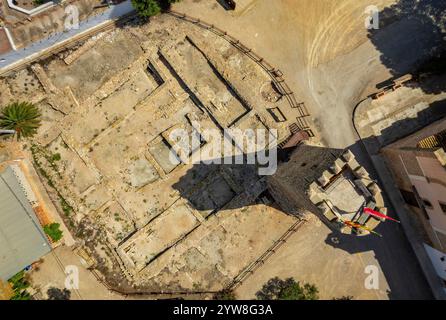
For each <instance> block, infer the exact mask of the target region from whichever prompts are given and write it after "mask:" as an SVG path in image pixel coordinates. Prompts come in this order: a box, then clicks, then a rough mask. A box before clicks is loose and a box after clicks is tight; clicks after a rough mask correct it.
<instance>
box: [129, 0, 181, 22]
mask: <svg viewBox="0 0 446 320" xmlns="http://www.w3.org/2000/svg"><path fill="white" fill-rule="evenodd" d="M179 1H180V0H132V5H133V7H134V8H135V9H136V11H137V12H138V14H139V16H140V17H143V18H149V17H152V16H156V15H157V14H159V13H161V11H165V10H169V9H170V6H171V4H172V3H175V2H179Z"/></svg>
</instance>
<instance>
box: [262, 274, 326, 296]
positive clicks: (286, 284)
mask: <svg viewBox="0 0 446 320" xmlns="http://www.w3.org/2000/svg"><path fill="white" fill-rule="evenodd" d="M256 296H257V299H259V300H318V299H319V297H318V289H317V288H316V286H315V285H313V284H309V283H304V284H303V285H301V284H300V283H299V282H296V281H295V280H294V279H293V278H288V279H285V280H282V279H279V278H278V277H275V278H272V279H270V280H269V281H268V282H267V283H265V284H264V285H263V287H262V289H261V290H260V291H259V292H257V293H256Z"/></svg>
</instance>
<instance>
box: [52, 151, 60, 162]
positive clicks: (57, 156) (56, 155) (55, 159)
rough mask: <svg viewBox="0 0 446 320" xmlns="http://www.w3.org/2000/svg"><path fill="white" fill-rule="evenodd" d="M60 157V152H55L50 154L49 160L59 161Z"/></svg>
mask: <svg viewBox="0 0 446 320" xmlns="http://www.w3.org/2000/svg"><path fill="white" fill-rule="evenodd" d="M60 159H61V157H60V153H55V154H53V155H52V156H51V161H53V162H54V161H60Z"/></svg>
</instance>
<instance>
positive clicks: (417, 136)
mask: <svg viewBox="0 0 446 320" xmlns="http://www.w3.org/2000/svg"><path fill="white" fill-rule="evenodd" d="M445 149H446V119H442V120H440V121H437V122H435V123H433V124H431V125H429V126H427V127H425V128H423V129H422V130H420V131H418V132H416V133H414V134H412V135H410V136H407V137H405V138H403V139H400V140H398V141H396V142H394V143H392V144H390V145H388V146H387V147H385V148H383V149H382V150H381V153H382V154H383V156H384V159H385V161H386V164H387V166H388V167H389V169H390V170H391V172H392V175H393V178H394V181H395V183H396V185H397V187H398V188H399V190H400V193H401V195H402V197H403V199H404V200H405V202H406V205H407V207H408V208H409V209H410V212H412V213H413V216H412V222H413V223H414V224H415V225H416V226H417V229H418V230H419V231H420V234H421V235H422V237H423V241H424V243H425V247H426V251H427V252H428V254H429V256H430V258H431V260H432V262H433V264H434V266H435V267H436V269H437V272H439V275H440V277H442V278H443V279H444V280H445V281H446V153H445Z"/></svg>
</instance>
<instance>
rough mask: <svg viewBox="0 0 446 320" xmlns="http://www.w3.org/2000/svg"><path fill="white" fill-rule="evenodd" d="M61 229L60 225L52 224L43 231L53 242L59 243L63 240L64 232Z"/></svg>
mask: <svg viewBox="0 0 446 320" xmlns="http://www.w3.org/2000/svg"><path fill="white" fill-rule="evenodd" d="M59 227H60V224H58V223H51V224H47V225H46V226H44V227H43V230H44V231H45V233H46V234H47V235H48V236H49V237H50V238H51V240H52V241H54V242H57V241H59V240H60V239H62V234H63V232H62V230H60V229H59Z"/></svg>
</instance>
